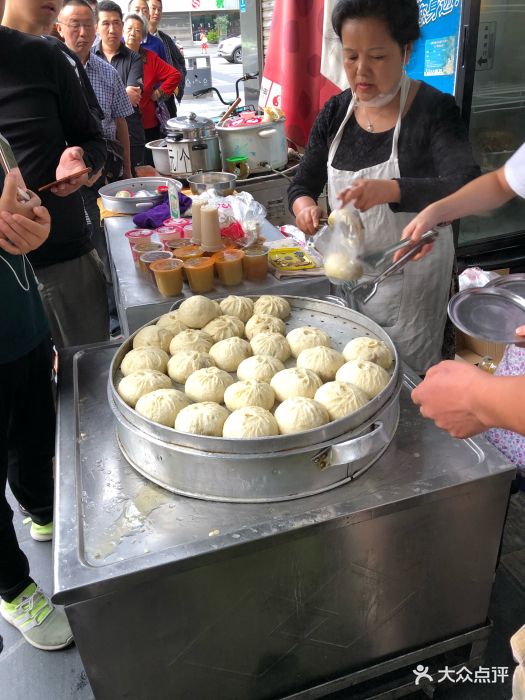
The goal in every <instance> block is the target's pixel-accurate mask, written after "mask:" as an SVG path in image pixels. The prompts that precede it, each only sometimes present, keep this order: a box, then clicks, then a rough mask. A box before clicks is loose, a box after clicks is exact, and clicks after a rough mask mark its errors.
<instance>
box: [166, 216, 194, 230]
mask: <svg viewBox="0 0 525 700" xmlns="http://www.w3.org/2000/svg"><path fill="white" fill-rule="evenodd" d="M162 224H163V225H164V226H169V227H170V228H179V227H182V226H186V225H187V224H191V219H187V218H182V217H178V218H176V219H174V218H173V217H170V218H169V219H164V221H163V222H162Z"/></svg>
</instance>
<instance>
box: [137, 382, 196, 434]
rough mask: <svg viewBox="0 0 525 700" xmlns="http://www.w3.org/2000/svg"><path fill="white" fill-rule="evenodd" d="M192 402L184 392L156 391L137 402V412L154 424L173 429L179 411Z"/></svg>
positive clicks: (173, 390)
mask: <svg viewBox="0 0 525 700" xmlns="http://www.w3.org/2000/svg"><path fill="white" fill-rule="evenodd" d="M190 403H191V401H190V400H189V398H188V397H187V396H186V394H184V393H183V392H182V391H177V389H156V390H155V391H151V392H150V393H149V394H144V396H141V397H140V399H139V400H138V401H137V405H136V406H135V410H136V411H137V413H140V415H141V416H144V417H145V418H149V420H152V421H153V422H154V423H160V424H161V425H167V426H168V427H169V428H173V427H174V425H175V418H176V417H177V414H178V413H179V411H181V410H182V409H183V408H185V407H186V406H189V405H190Z"/></svg>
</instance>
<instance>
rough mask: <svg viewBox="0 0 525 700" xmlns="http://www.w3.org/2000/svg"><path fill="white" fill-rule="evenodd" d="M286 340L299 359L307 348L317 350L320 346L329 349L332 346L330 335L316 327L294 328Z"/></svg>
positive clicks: (293, 353)
mask: <svg viewBox="0 0 525 700" xmlns="http://www.w3.org/2000/svg"><path fill="white" fill-rule="evenodd" d="M286 340H287V341H288V344H289V346H290V349H291V351H292V355H293V356H294V357H297V356H298V355H299V353H300V352H302V351H303V350H306V349H307V348H316V347H318V346H319V345H324V346H325V347H327V348H329V347H330V346H331V344H332V343H331V341H330V336H329V335H328V333H325V331H322V330H321V329H320V328H315V327H314V326H301V327H300V328H294V329H293V331H290V332H289V333H288V335H287V336H286Z"/></svg>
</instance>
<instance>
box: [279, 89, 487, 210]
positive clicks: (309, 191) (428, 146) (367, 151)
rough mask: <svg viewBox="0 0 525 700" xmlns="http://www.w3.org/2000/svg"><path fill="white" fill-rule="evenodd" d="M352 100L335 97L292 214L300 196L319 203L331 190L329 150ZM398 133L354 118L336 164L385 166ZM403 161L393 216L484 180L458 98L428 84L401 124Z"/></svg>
mask: <svg viewBox="0 0 525 700" xmlns="http://www.w3.org/2000/svg"><path fill="white" fill-rule="evenodd" d="M351 98H352V93H351V91H350V90H345V91H344V92H342V93H340V94H339V95H335V96H334V97H332V98H331V99H330V100H329V101H328V102H327V103H326V104H325V106H324V107H323V109H322V111H321V112H320V113H319V115H318V117H317V119H316V120H315V123H314V125H313V127H312V131H311V132H310V138H309V141H308V146H307V148H306V151H305V154H304V158H303V160H302V162H301V164H300V165H299V167H298V169H297V174H296V176H295V178H294V180H293V182H292V184H291V185H290V187H289V188H288V203H289V206H290V210H291V208H292V204H293V202H294V200H295V199H297V197H303V196H308V197H312V198H313V199H315V200H316V201H317V198H318V197H319V195H320V194H321V192H322V190H323V187H324V186H325V185H326V181H327V161H328V149H329V147H330V144H331V143H332V141H333V139H334V138H335V135H336V133H337V130H338V129H339V126H340V125H341V123H342V121H343V119H344V117H345V115H346V112H347V110H348V106H349V104H350V101H351ZM393 134H394V129H390V130H389V131H385V132H381V133H370V132H368V131H366V130H365V129H363V128H362V127H361V126H360V125H359V124H358V123H357V120H356V118H355V115H354V114H352V116H351V118H350V119H349V120H348V122H347V124H346V126H345V128H344V131H343V135H342V138H341V141H340V143H339V148H338V149H337V151H336V153H335V157H334V160H333V163H332V165H333V166H334V168H338V169H339V170H351V171H356V170H362V169H363V168H368V167H371V166H373V165H377V164H379V163H383V162H384V161H386V160H388V158H389V157H390V153H391V151H392V137H393ZM398 157H399V172H400V175H401V177H400V178H399V179H398V182H399V187H400V190H401V200H400V202H399V204H391V205H390V208H391V209H392V211H399V212H401V211H402V212H418V211H421V209H424V208H425V207H426V206H427V205H428V204H431V203H432V202H435V201H436V200H438V199H441V198H442V197H446V196H447V195H449V194H451V193H452V192H455V191H456V190H457V189H459V188H460V187H462V186H463V185H464V184H466V183H467V182H469V181H470V180H473V179H474V178H475V177H478V176H479V175H481V171H480V169H479V167H478V165H476V163H475V161H474V158H473V155H472V149H471V147H470V144H469V142H468V135H467V130H466V128H465V125H464V123H463V121H462V120H461V116H460V113H459V109H458V107H457V105H456V103H455V101H454V98H453V97H452V96H451V95H446V94H445V93H442V92H440V91H439V90H436V89H435V88H433V87H431V86H430V85H427V83H423V82H422V83H421V85H420V87H419V90H418V91H417V93H416V95H415V97H414V100H413V102H412V104H411V106H410V109H409V110H408V112H407V113H406V114H405V116H404V117H403V119H402V121H401V131H400V134H399V141H398Z"/></svg>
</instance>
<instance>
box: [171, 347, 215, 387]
mask: <svg viewBox="0 0 525 700" xmlns="http://www.w3.org/2000/svg"><path fill="white" fill-rule="evenodd" d="M204 367H213V360H212V359H211V357H210V356H209V355H208V353H207V352H198V350H178V351H177V352H176V353H174V354H173V355H172V356H171V357H170V359H169V361H168V374H169V376H170V377H171V378H172V379H173V381H174V382H177V384H184V383H185V382H186V379H187V378H188V377H189V376H190V374H192V373H193V372H196V371H197V370H198V369H204Z"/></svg>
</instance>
